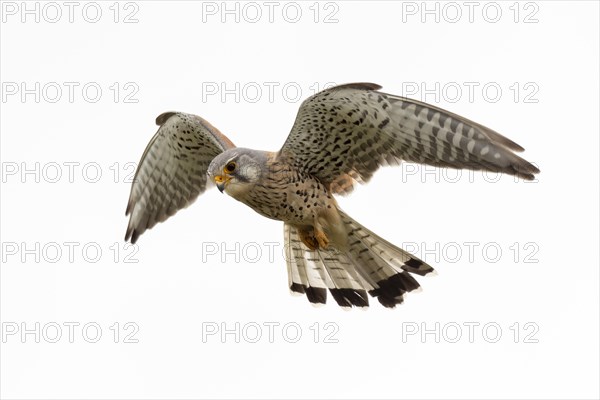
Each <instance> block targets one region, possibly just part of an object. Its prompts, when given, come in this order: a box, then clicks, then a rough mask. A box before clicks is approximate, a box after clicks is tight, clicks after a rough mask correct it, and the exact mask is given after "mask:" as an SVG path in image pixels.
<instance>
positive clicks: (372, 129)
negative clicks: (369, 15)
mask: <svg viewBox="0 0 600 400" xmlns="http://www.w3.org/2000/svg"><path fill="white" fill-rule="evenodd" d="M378 89H381V87H380V86H379V85H376V84H372V83H352V84H347V85H341V86H335V87H332V88H330V89H327V90H324V91H322V92H319V93H317V94H315V95H314V96H312V97H309V98H308V99H307V100H305V101H304V102H303V103H302V106H301V107H300V110H299V111H298V116H297V117H296V121H295V123H294V126H293V127H292V131H291V132H290V134H289V136H288V138H287V140H286V142H285V143H284V145H283V147H282V148H281V150H280V152H279V157H281V158H282V159H285V160H286V161H287V162H289V163H291V164H292V165H294V166H295V167H296V168H298V169H299V170H302V171H305V172H307V173H310V174H311V175H313V176H315V177H317V178H319V179H320V180H321V181H322V182H323V183H325V184H328V185H329V187H330V189H331V191H332V192H333V193H347V192H349V191H351V190H352V188H353V186H354V182H357V181H358V182H366V181H368V180H369V179H370V178H371V176H372V175H373V173H374V172H375V171H376V170H377V169H378V168H379V167H380V166H381V165H387V164H398V163H399V162H400V161H401V160H405V161H411V162H417V163H422V164H429V165H434V166H438V167H449V168H466V169H474V170H487V171H494V172H503V173H507V174H511V175H517V176H520V177H522V178H524V179H533V177H534V176H533V175H534V174H536V173H538V172H539V170H538V169H537V168H536V167H535V166H534V165H532V164H530V163H529V162H527V161H526V160H524V159H523V158H521V157H519V156H517V155H516V154H515V153H514V152H518V151H523V148H522V147H521V146H519V145H518V144H516V143H514V142H513V141H511V140H510V139H508V138H506V137H504V136H502V135H500V134H499V133H497V132H495V131H493V130H491V129H489V128H486V127H485V126H483V125H481V124H478V123H476V122H473V121H471V120H469V119H467V118H464V117H461V116H459V115H456V114H454V113H451V112H449V111H446V110H443V109H441V108H439V107H436V106H433V105H430V104H426V103H423V102H420V101H416V100H412V99H407V98H405V97H400V96H395V95H390V94H386V93H382V92H380V91H378Z"/></svg>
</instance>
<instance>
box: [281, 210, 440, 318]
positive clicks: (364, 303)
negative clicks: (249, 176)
mask: <svg viewBox="0 0 600 400" xmlns="http://www.w3.org/2000/svg"><path fill="white" fill-rule="evenodd" d="M338 211H339V214H340V217H341V220H342V223H343V224H344V225H345V229H346V232H347V235H348V247H347V249H345V250H344V251H338V250H337V249H334V248H333V247H331V246H330V247H329V248H327V249H318V250H310V249H309V248H308V247H307V246H306V245H305V244H304V243H303V242H302V241H301V240H300V237H299V235H298V231H297V229H296V228H295V227H294V226H292V225H289V224H285V225H284V238H285V246H286V256H287V257H286V258H287V259H286V261H287V267H288V277H289V287H290V290H291V291H292V292H295V293H305V294H306V296H307V298H308V300H309V301H310V302H311V303H313V304H325V303H326V301H327V290H329V292H330V293H331V295H332V296H333V298H334V300H335V301H336V302H337V303H338V304H339V305H340V306H341V307H352V306H355V307H368V305H369V301H368V297H367V292H368V293H369V294H370V295H371V296H373V297H376V298H377V299H378V300H379V302H380V303H381V304H382V305H383V306H385V307H389V308H393V307H395V306H396V305H397V304H400V303H402V302H403V300H404V294H405V293H407V292H411V291H413V290H415V289H418V288H419V287H420V285H419V283H418V282H417V281H416V280H415V279H414V278H413V277H412V276H411V274H417V275H426V274H428V273H432V272H434V269H433V268H432V267H431V266H430V265H428V264H426V263H425V262H423V261H421V260H420V259H418V258H417V257H415V256H413V255H411V254H410V253H408V252H406V251H404V250H402V249H400V248H398V247H396V246H394V245H393V244H391V243H390V242H388V241H386V240H385V239H382V238H381V237H379V236H377V235H376V234H375V233H373V232H371V231H370V230H368V229H367V228H365V227H364V226H362V225H361V224H359V223H358V222H356V221H355V220H354V219H352V218H351V217H350V216H348V215H347V214H346V213H344V212H343V211H342V210H339V209H338Z"/></svg>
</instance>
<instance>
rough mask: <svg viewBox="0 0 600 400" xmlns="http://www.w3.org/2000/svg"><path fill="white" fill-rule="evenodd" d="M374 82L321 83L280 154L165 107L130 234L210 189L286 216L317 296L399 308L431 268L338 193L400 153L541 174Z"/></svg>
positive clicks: (136, 189)
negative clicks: (363, 219)
mask: <svg viewBox="0 0 600 400" xmlns="http://www.w3.org/2000/svg"><path fill="white" fill-rule="evenodd" d="M380 89H381V86H379V85H376V84H373V83H352V84H346V85H341V86H335V87H332V88H329V89H326V90H323V91H321V92H319V93H317V94H315V95H313V96H311V97H309V98H308V99H306V100H305V101H304V102H303V103H302V105H301V106H300V110H299V111H298V115H297V117H296V120H295V122H294V125H293V127H292V130H291V132H290V134H289V135H288V137H287V140H286V141H285V143H284V144H283V146H282V147H281V149H280V150H279V151H277V152H269V151H261V150H252V149H247V148H239V147H235V146H234V144H233V143H232V142H231V141H230V140H229V139H228V138H227V137H226V136H225V135H223V134H222V133H221V132H219V130H218V129H217V128H215V127H214V126H212V125H211V124H210V123H208V122H207V121H205V120H204V119H202V118H201V117H198V116H196V115H192V114H186V113H181V112H167V113H164V114H161V115H160V116H158V118H157V119H156V124H157V125H159V126H160V128H159V129H158V131H157V132H156V134H155V135H154V137H153V138H152V140H151V141H150V143H149V144H148V146H147V147H146V150H145V151H144V154H143V155H142V158H141V161H140V163H139V164H138V167H137V171H136V174H135V179H134V182H133V184H132V187H131V194H130V196H129V202H128V204H127V210H126V213H125V214H126V215H131V217H130V219H129V224H128V226H127V232H126V234H125V240H126V241H127V240H131V242H132V243H135V242H136V241H137V240H138V238H139V236H140V235H141V234H142V233H144V232H145V231H146V230H148V229H150V228H152V227H153V226H154V225H156V224H157V223H158V222H163V221H165V220H166V219H167V218H169V217H170V216H172V215H173V214H175V213H176V212H177V211H178V210H180V209H182V208H185V207H187V206H189V205H190V204H191V203H193V202H194V201H195V200H196V198H197V197H198V196H199V195H200V194H202V193H203V192H204V191H205V190H206V188H207V185H208V184H209V183H210V184H212V183H214V184H216V186H217V188H218V189H219V191H221V192H224V193H226V194H228V195H229V196H231V197H233V198H234V199H236V200H238V201H240V202H242V203H244V204H246V205H247V206H249V207H250V208H252V209H253V210H254V211H256V212H258V213H259V214H261V215H263V216H265V217H267V218H271V219H275V220H279V221H283V228H284V240H285V249H286V252H287V257H286V263H287V271H288V284H289V288H290V290H291V291H292V292H296V293H301V294H305V295H306V297H307V298H308V300H309V301H310V302H311V303H322V304H324V303H325V302H326V300H327V291H329V292H330V293H331V295H332V297H333V299H334V300H335V301H336V302H337V303H338V304H339V305H340V306H342V307H353V306H355V307H368V305H369V298H368V296H367V293H368V294H369V295H371V296H373V297H376V298H377V299H378V300H379V302H380V303H381V304H382V305H383V306H385V307H390V308H393V307H395V306H396V305H397V304H400V303H402V302H403V297H404V294H405V293H407V292H411V291H413V290H415V289H417V288H419V287H420V285H419V283H418V282H417V281H416V279H415V278H414V277H413V276H412V274H415V275H426V274H429V273H432V272H434V269H433V268H432V267H431V266H430V265H428V264H427V263H425V262H423V261H422V260H420V259H418V258H417V257H415V256H413V255H412V254H409V253H408V252H406V251H404V250H402V249H401V248H399V247H397V246H394V245H393V244H391V243H390V242H388V241H386V240H384V239H383V238H381V237H379V236H377V235H376V234H375V233H373V232H371V231H370V230H368V229H367V228H365V227H364V226H363V225H361V224H359V223H358V222H356V221H355V220H354V219H352V218H351V217H350V216H349V215H348V214H346V213H345V212H344V211H342V210H341V209H340V207H339V206H338V204H337V202H336V200H335V195H343V194H347V193H349V192H351V191H352V189H353V188H354V186H355V184H357V183H365V182H367V181H368V180H369V179H370V178H371V176H372V175H373V173H374V172H375V171H376V170H377V169H379V167H380V166H384V165H398V164H399V163H400V162H401V161H402V160H404V161H408V162H415V163H422V164H428V165H433V166H437V167H449V168H466V169H471V170H485V171H493V172H502V173H506V174H510V175H516V176H519V177H521V178H523V179H527V180H532V179H534V174H536V173H539V170H538V168H536V167H535V166H534V165H532V164H531V163H529V162H527V161H526V160H524V159H523V158H521V157H519V156H518V155H516V154H515V152H520V151H523V148H522V147H521V146H519V145H518V144H516V143H515V142H513V141H512V140H510V139H508V138H506V137H504V136H502V135H500V134H499V133H497V132H495V131H493V130H491V129H489V128H486V127H485V126H483V125H480V124H478V123H476V122H473V121H471V120H468V119H466V118H464V117H461V116H459V115H456V114H454V113H451V112H449V111H446V110H443V109H441V108H439V107H436V106H433V105H430V104H426V103H423V102H420V101H416V100H412V99H408V98H405V97H400V96H395V95H391V94H386V93H383V92H381V91H379V90H380Z"/></svg>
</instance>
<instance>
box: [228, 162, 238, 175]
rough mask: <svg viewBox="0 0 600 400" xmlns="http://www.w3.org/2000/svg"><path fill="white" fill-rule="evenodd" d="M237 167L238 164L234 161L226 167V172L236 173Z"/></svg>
mask: <svg viewBox="0 0 600 400" xmlns="http://www.w3.org/2000/svg"><path fill="white" fill-rule="evenodd" d="M235 167H236V164H235V163H234V162H233V161H231V162H229V163H227V165H226V166H225V172H228V173H232V172H233V171H235Z"/></svg>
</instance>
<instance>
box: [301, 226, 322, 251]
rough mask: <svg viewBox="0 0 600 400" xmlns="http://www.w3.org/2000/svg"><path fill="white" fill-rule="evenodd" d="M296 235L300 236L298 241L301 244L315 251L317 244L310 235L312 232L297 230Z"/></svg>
mask: <svg viewBox="0 0 600 400" xmlns="http://www.w3.org/2000/svg"><path fill="white" fill-rule="evenodd" d="M298 233H299V235H300V240H301V241H302V243H304V244H305V245H306V247H308V248H309V249H310V250H317V249H318V248H319V242H318V241H317V239H316V238H315V236H314V235H313V234H312V232H310V231H306V230H303V229H299V230H298Z"/></svg>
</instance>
